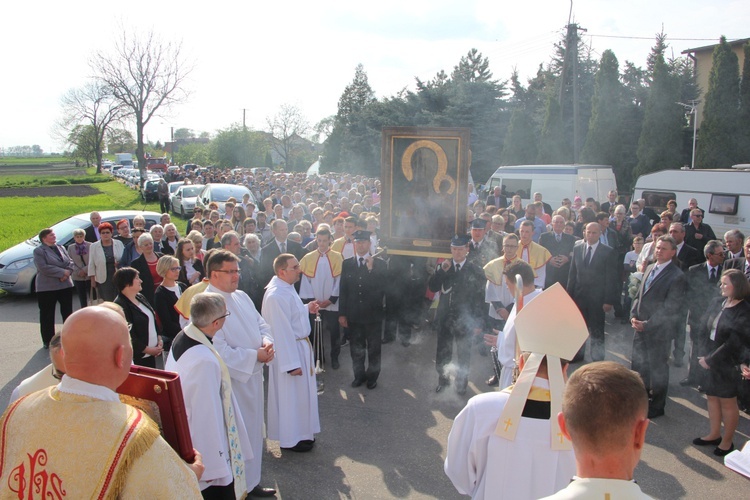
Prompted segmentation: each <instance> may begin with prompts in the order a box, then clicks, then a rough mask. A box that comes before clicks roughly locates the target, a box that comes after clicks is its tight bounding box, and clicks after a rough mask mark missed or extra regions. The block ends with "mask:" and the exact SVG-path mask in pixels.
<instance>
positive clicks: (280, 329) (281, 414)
mask: <svg viewBox="0 0 750 500" xmlns="http://www.w3.org/2000/svg"><path fill="white" fill-rule="evenodd" d="M262 314H263V317H264V318H266V321H268V324H269V325H270V327H271V332H272V333H273V336H274V339H275V343H274V349H275V351H276V354H275V356H274V359H273V361H271V362H270V363H269V364H268V373H269V380H268V439H272V440H274V441H279V443H280V446H281V447H282V448H291V447H293V446H295V445H296V444H297V443H299V442H300V441H303V440H312V439H314V438H315V434H316V433H318V432H320V419H319V417H318V388H317V382H316V377H315V368H314V361H313V353H312V346H311V345H310V341H309V339H308V336H309V335H310V320H309V318H308V316H309V312H308V310H307V307H305V305H304V304H303V303H302V300H301V299H300V298H299V295H297V292H296V291H295V290H294V286H292V285H290V284H289V283H287V282H285V281H283V280H281V279H279V278H278V277H277V276H274V277H273V278H272V279H271V282H270V283H269V284H268V286H267V287H266V294H265V296H264V297H263V308H262ZM297 368H301V369H302V375H301V376H295V375H290V374H289V373H288V372H289V371H292V370H295V369H297Z"/></svg>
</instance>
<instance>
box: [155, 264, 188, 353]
mask: <svg viewBox="0 0 750 500" xmlns="http://www.w3.org/2000/svg"><path fill="white" fill-rule="evenodd" d="M181 269H182V268H181V267H180V262H179V261H178V260H177V258H175V257H172V256H171V255H165V256H163V257H161V258H160V259H159V262H158V263H157V264H156V272H158V273H159V275H160V276H161V277H162V282H161V284H160V285H159V286H158V287H157V288H156V292H155V293H154V309H155V310H156V314H157V316H159V321H160V322H161V333H162V338H163V339H164V349H165V350H167V351H168V350H169V348H170V346H171V345H172V341H173V340H174V338H175V336H176V335H177V334H178V333H180V330H182V327H181V326H180V315H179V313H178V312H177V311H176V310H175V308H174V305H175V304H176V303H177V299H179V298H180V296H181V295H182V292H184V291H185V289H187V286H186V285H185V284H184V283H180V282H179V281H177V278H178V277H179V275H180V270H181Z"/></svg>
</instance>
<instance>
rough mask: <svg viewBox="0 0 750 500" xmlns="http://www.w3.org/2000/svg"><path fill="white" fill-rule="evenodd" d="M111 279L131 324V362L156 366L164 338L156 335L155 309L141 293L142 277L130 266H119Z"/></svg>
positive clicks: (117, 301) (117, 299) (116, 301)
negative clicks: (120, 267)
mask: <svg viewBox="0 0 750 500" xmlns="http://www.w3.org/2000/svg"><path fill="white" fill-rule="evenodd" d="M113 281H114V284H115V286H116V287H117V291H118V292H119V293H118V295H117V297H116V298H115V301H114V302H115V304H117V305H119V306H120V307H122V310H123V312H124V313H125V320H126V321H127V322H128V324H129V325H130V341H131V343H132V344H133V363H134V364H136V365H140V366H148V367H150V368H156V358H157V357H160V356H161V355H162V352H163V351H164V349H163V342H162V339H161V337H160V336H159V324H158V323H157V321H156V312H155V311H154V308H153V307H151V304H149V303H148V300H146V297H144V296H143V295H142V294H141V286H142V284H143V281H141V278H140V276H139V275H138V271H136V270H135V269H133V268H132V267H123V268H122V269H119V270H118V271H117V272H116V273H115V276H114V279H113Z"/></svg>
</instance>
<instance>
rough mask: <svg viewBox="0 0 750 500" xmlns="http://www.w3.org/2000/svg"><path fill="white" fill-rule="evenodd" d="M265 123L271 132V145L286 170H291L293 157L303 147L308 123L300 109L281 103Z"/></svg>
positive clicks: (308, 128) (308, 126)
mask: <svg viewBox="0 0 750 500" xmlns="http://www.w3.org/2000/svg"><path fill="white" fill-rule="evenodd" d="M266 123H267V124H268V132H269V133H270V134H271V137H270V138H269V142H270V144H271V147H272V148H273V149H274V151H276V153H277V154H278V155H279V156H281V158H282V160H283V161H284V163H285V165H286V168H287V170H291V169H292V168H293V167H294V163H293V159H294V157H295V156H296V155H297V154H298V153H299V152H300V151H301V150H302V149H303V148H304V147H305V143H306V141H305V139H304V135H305V134H307V132H308V131H309V130H310V125H309V124H308V123H307V120H306V119H305V117H304V116H303V115H302V111H300V109H299V108H298V107H297V106H294V105H292V104H282V105H281V109H279V112H278V113H276V115H275V116H274V117H273V118H270V117H269V118H266Z"/></svg>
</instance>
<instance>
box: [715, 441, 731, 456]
mask: <svg viewBox="0 0 750 500" xmlns="http://www.w3.org/2000/svg"><path fill="white" fill-rule="evenodd" d="M733 451H734V443H732V446H730V447H729V449H728V450H722V449H721V448H719V447H718V446H717V447H716V449H715V450H714V455H716V456H717V457H725V456H727V455H729V454H730V453H732V452H733Z"/></svg>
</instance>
